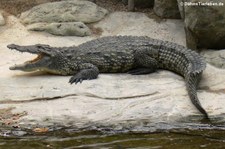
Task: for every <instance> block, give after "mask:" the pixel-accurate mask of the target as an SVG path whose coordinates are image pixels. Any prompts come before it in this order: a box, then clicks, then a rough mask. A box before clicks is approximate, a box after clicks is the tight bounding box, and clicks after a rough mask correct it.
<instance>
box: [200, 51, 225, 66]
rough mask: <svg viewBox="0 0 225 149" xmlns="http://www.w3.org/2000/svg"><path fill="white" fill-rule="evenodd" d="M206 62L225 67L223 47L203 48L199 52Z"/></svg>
mask: <svg viewBox="0 0 225 149" xmlns="http://www.w3.org/2000/svg"><path fill="white" fill-rule="evenodd" d="M201 55H203V56H204V57H205V59H206V61H207V62H208V63H210V64H211V65H213V66H216V67H218V68H223V69H225V49H224V50H219V51H215V50H203V51H202V52H201Z"/></svg>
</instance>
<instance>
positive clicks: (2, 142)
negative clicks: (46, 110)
mask: <svg viewBox="0 0 225 149" xmlns="http://www.w3.org/2000/svg"><path fill="white" fill-rule="evenodd" d="M21 132H23V131H18V130H15V131H14V132H11V135H7V133H6V132H5V134H4V135H3V136H2V137H0V148H1V149H20V148H21V149H32V148H35V149H36V148H37V149H39V148H40V149H44V148H53V149H61V148H65V149H75V148H83V149H85V148H90V149H92V148H93V149H95V148H96V149H98V148H100V149H101V148H102V149H106V148H107V149H108V148H110V149H123V148H138V149H145V148H149V149H161V148H163V149H164V148H166V149H181V148H185V149H195V148H196V149H197V148H207V149H208V148H210V149H211V148H212V149H213V148H215V149H219V148H225V130H224V129H223V128H222V127H213V128H211V127H208V128H206V129H205V128H201V127H199V128H198V127H196V128H194V129H190V128H189V129H186V128H185V129H170V130H156V131H153V132H144V133H143V132H142V133H141V132H138V131H137V132H125V131H123V132H114V131H109V132H107V131H97V130H76V129H72V128H67V129H65V128H64V129H59V130H52V131H50V132H48V133H33V132H26V134H23V135H22V136H18V135H19V134H20V133H21ZM2 134H3V133H2ZM13 134H14V135H13Z"/></svg>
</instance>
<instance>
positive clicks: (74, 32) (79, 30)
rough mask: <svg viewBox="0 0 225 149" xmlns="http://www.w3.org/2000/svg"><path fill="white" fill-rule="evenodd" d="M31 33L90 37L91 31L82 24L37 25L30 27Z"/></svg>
mask: <svg viewBox="0 0 225 149" xmlns="http://www.w3.org/2000/svg"><path fill="white" fill-rule="evenodd" d="M28 30H31V31H45V32H48V33H50V34H53V35H59V36H80V37H83V36H89V35H91V30H90V29H89V28H88V27H87V26H86V25H85V24H84V23H82V22H65V23H35V24H31V25H29V26H28Z"/></svg>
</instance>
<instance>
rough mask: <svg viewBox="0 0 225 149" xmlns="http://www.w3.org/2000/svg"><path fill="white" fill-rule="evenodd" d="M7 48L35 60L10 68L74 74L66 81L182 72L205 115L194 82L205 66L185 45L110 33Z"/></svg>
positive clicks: (194, 99)
mask: <svg viewBox="0 0 225 149" xmlns="http://www.w3.org/2000/svg"><path fill="white" fill-rule="evenodd" d="M8 48H9V49H15V50H17V51H20V52H28V53H32V54H37V55H38V57H37V58H36V59H34V60H31V61H28V62H25V63H24V64H20V65H15V66H12V67H10V70H22V71H36V70H39V71H45V72H48V73H53V74H59V75H73V76H72V77H71V78H70V80H69V83H71V84H72V83H76V84H77V83H78V82H80V83H81V82H82V81H83V80H90V79H96V78H97V77H98V74H99V72H102V73H106V72H109V73H113V72H128V73H130V74H132V75H141V74H148V73H151V72H154V71H156V70H157V69H166V70H170V71H173V72H175V73H178V74H180V75H182V76H183V77H184V79H185V82H186V87H187V91H188V94H189V97H190V99H191V101H192V103H193V104H194V105H195V107H196V108H197V109H198V110H199V111H200V112H201V113H202V114H203V115H204V116H205V118H208V114H207V112H206V111H205V110H204V108H203V107H202V106H201V104H200V102H199V100H198V97H197V92H196V89H197V86H198V83H199V81H200V78H201V74H202V72H203V70H204V69H205V67H206V63H205V61H204V59H203V58H202V57H201V56H200V55H199V54H198V53H196V52H194V51H192V50H190V49H187V48H185V47H184V46H181V45H178V44H175V43H172V42H167V41H162V40H156V39H152V38H150V37H137V36H109V37H103V38H99V39H95V40H91V41H88V42H86V43H83V44H81V45H79V46H73V47H50V46H49V45H43V44H37V45H31V46H19V45H15V44H11V45H8Z"/></svg>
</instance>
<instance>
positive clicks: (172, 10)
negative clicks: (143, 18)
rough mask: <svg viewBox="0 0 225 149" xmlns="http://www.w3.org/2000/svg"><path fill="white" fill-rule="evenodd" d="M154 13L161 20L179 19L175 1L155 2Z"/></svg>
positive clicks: (159, 0) (156, 0)
mask: <svg viewBox="0 0 225 149" xmlns="http://www.w3.org/2000/svg"><path fill="white" fill-rule="evenodd" d="M153 10H154V12H155V14H156V15H158V16H160V17H162V18H172V19H178V18H180V12H179V9H178V5H177V0H166V1H165V0H155V4H154V9H153Z"/></svg>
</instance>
